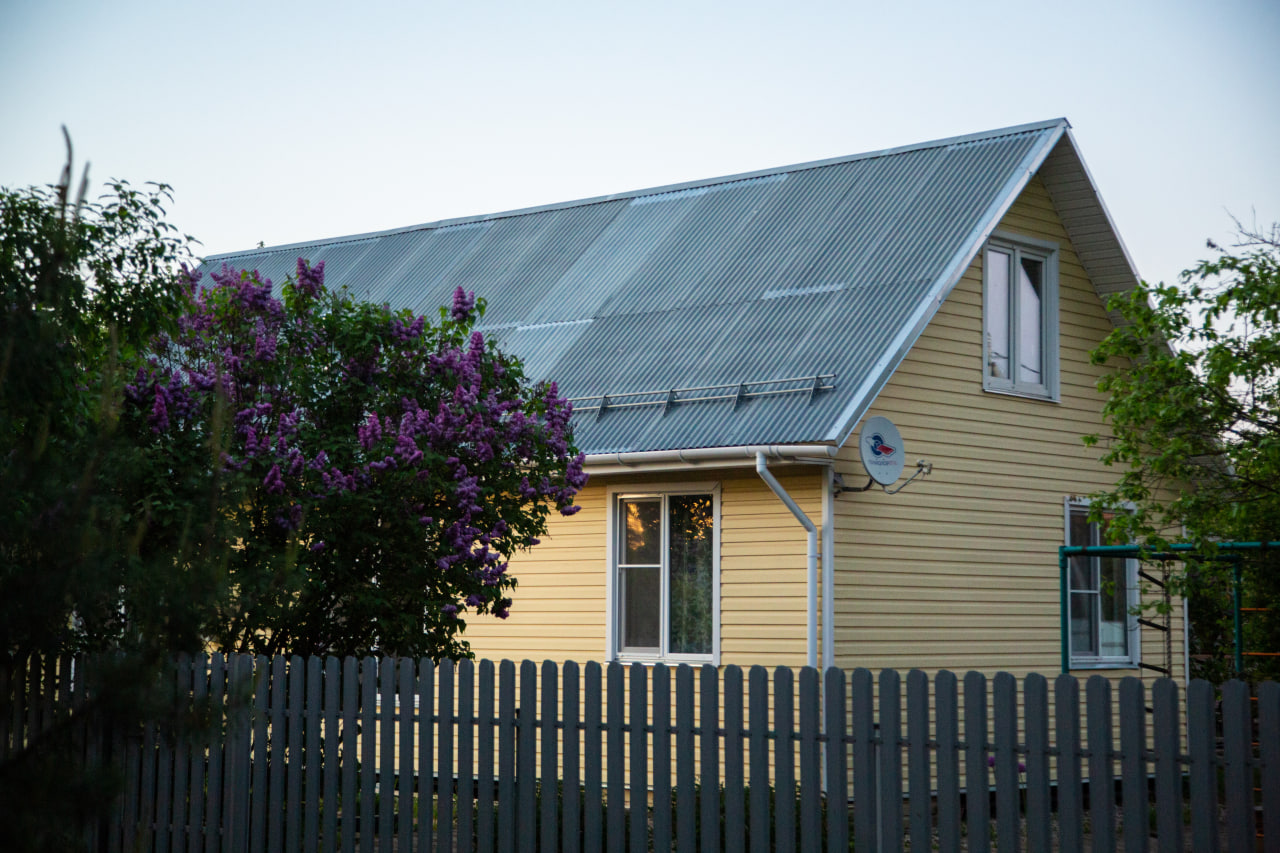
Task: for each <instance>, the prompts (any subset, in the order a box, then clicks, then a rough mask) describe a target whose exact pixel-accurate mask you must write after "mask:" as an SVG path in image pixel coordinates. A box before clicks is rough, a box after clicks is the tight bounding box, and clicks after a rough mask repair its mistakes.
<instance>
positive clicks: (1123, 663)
mask: <svg viewBox="0 0 1280 853" xmlns="http://www.w3.org/2000/svg"><path fill="white" fill-rule="evenodd" d="M1077 669H1089V670H1093V669H1141V667H1140V666H1139V665H1138V664H1137V663H1135V662H1134V661H1131V660H1115V661H1110V660H1103V661H1079V660H1073V661H1072V662H1071V670H1072V671H1075V670H1077Z"/></svg>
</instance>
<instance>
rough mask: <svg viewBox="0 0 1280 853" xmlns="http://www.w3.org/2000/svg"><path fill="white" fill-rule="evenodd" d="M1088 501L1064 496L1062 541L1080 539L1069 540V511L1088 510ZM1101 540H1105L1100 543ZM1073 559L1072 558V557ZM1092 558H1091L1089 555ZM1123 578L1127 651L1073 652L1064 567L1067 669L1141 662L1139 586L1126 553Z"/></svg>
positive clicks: (1126, 666) (1133, 561) (1135, 566)
mask: <svg viewBox="0 0 1280 853" xmlns="http://www.w3.org/2000/svg"><path fill="white" fill-rule="evenodd" d="M1091 504H1092V501H1089V500H1086V499H1084V498H1067V499H1066V501H1065V502H1064V504H1063V513H1062V522H1063V535H1062V541H1063V542H1064V543H1066V544H1067V545H1078V544H1081V543H1078V542H1072V541H1071V513H1072V510H1080V509H1083V510H1086V511H1087V510H1088V508H1089V506H1090V505H1091ZM1104 544H1105V543H1104ZM1072 559H1074V558H1072ZM1090 559H1095V558H1090ZM1125 569H1126V571H1125V575H1126V578H1125V581H1126V585H1127V587H1128V601H1127V602H1126V605H1125V606H1126V610H1127V614H1126V619H1127V622H1128V634H1129V654H1127V655H1123V656H1101V655H1092V654H1076V651H1075V649H1074V648H1072V646H1071V629H1070V626H1071V593H1072V589H1071V570H1070V567H1068V569H1067V576H1066V578H1065V579H1064V582H1065V583H1066V584H1067V613H1066V616H1067V635H1066V637H1064V638H1063V641H1064V642H1065V643H1066V644H1067V652H1068V654H1067V660H1068V661H1070V667H1071V669H1136V668H1138V667H1139V666H1140V665H1141V663H1142V630H1141V626H1140V625H1139V624H1138V616H1137V614H1136V613H1135V610H1136V609H1137V607H1138V606H1139V605H1140V604H1141V603H1142V590H1141V589H1140V588H1139V586H1138V560H1137V559H1136V558H1134V557H1130V558H1128V559H1126V560H1125Z"/></svg>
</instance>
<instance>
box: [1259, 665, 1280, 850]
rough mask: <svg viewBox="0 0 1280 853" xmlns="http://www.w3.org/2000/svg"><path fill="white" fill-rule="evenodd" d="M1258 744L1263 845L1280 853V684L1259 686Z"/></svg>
mask: <svg viewBox="0 0 1280 853" xmlns="http://www.w3.org/2000/svg"><path fill="white" fill-rule="evenodd" d="M1258 741H1259V744H1258V746H1259V758H1260V759H1261V762H1262V764H1261V769H1260V772H1259V774H1258V775H1259V776H1260V777H1261V782H1262V843H1263V849H1264V850H1265V851H1266V853H1280V684H1277V683H1276V682H1274V681H1268V682H1267V683H1265V684H1260V685H1258Z"/></svg>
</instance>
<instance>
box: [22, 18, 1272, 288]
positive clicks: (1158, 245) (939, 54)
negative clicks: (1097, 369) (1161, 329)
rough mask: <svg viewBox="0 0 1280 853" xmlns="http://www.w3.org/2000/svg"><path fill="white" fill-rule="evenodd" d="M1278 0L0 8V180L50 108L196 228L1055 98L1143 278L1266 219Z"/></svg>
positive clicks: (669, 172)
mask: <svg viewBox="0 0 1280 853" xmlns="http://www.w3.org/2000/svg"><path fill="white" fill-rule="evenodd" d="M1278 46H1280V2H1276V0H1219V2H1215V3H1212V4H1205V3H1194V2H1088V0H1084V2H1073V3H1054V4H1043V6H1042V4H1036V3H1031V2H1013V3H1002V2H991V3H984V2H976V0H970V2H963V3H961V2H939V3H934V2H911V3H890V2H884V0H880V2H874V3H863V2H844V3H827V2H806V0H792V2H788V3H776V4H775V3H757V2H734V3H711V2H706V3H699V2H691V0H686V2H679V3H673V2H663V0H654V1H653V2H646V3H643V4H641V3H631V4H625V5H623V4H610V3H602V2H596V3H572V2H542V3H535V2H512V3H506V2H484V0H477V1H476V2H450V3H436V2H430V3H429V2H418V3H409V2H400V3H396V2H365V3H361V4H357V3H351V2H344V3H336V2H329V1H328V0H311V1H310V2H306V3H271V2H266V0H263V2H255V3H248V2H239V0H229V2H221V3H198V4H197V3H188V2H178V0H168V2H142V0H113V2H103V0H4V2H2V3H0V81H3V84H2V85H0V184H3V185H8V186H15V185H22V184H29V183H47V182H49V181H51V180H53V179H54V178H55V177H56V176H57V173H58V170H59V167H60V165H61V162H62V152H61V138H60V135H59V130H58V126H59V125H60V124H62V123H66V124H67V126H68V127H69V128H70V130H71V132H72V135H73V138H74V141H75V143H76V150H77V154H78V155H79V157H81V158H86V157H87V158H88V159H90V160H91V161H92V162H93V176H94V177H95V178H96V179H98V180H99V181H101V180H103V179H105V178H107V177H108V176H118V177H124V178H127V179H129V180H130V181H132V182H134V183H140V182H142V181H146V180H158V181H165V182H167V183H170V184H172V185H173V186H174V190H175V193H176V202H175V204H174V205H173V206H172V209H171V211H170V214H171V216H170V218H171V220H172V221H174V222H175V223H176V224H177V225H179V226H180V227H181V228H182V229H183V230H184V231H187V232H188V233H191V234H193V235H194V236H196V237H198V238H199V239H200V240H202V241H203V243H204V249H203V251H205V252H207V253H214V252H222V251H230V250H234V249H242V248H248V247H251V246H254V245H256V244H257V243H258V242H259V241H264V242H265V243H266V244H267V245H275V244H280V243H287V242H294V241H298V240H305V239H312V238H319V237H329V236H337V235H342V234H350V233H356V232H363V231H372V230H379V229H383V228H393V227H398V226H403V225H411V224H415V223H419V222H426V221H431V220H435V219H441V218H447V217H454V216H464V215H469V214H476V213H486V212H496V211H500V210H510V209H513V208H518V207H525V206H530V205H536V204H543V203H549V202H555V201H564V200H568V199H574V198H582V197H587V196H594V195H602V194H607V193H612V192H619V191H624V190H631V189H637V188H641V187H649V186H656V185H661V184H668V183H673V182H677V181H685V180H693V179H698V178H707V177H713V176H716V175H724V174H730V173H734V172H741V171H748V170H753V169H760V168H767V167H772V166H781V165H786V164H790V163H797V162H802V161H807V160H814V159H820V158H825V157H834V156H839V155H845V154H853V153H857V152H860V151H866V150H872V149H878V148H885V147H889V146H894V145H902V144H908V143H912V142H920V141H924V140H927V139H934V138H939V137H946V136H954V135H957V134H962V133H969V132H972V131H978V130H986V129H991V128H995V127H1003V126H1007V125H1013V124H1019V123H1023V122H1027V121H1036V120H1039V119H1045V118H1052V117H1056V116H1063V115H1064V116H1066V117H1067V118H1069V119H1070V120H1071V122H1072V125H1073V126H1074V128H1075V134H1076V138H1077V140H1078V142H1079V143H1080V146H1081V148H1082V150H1083V153H1084V156H1085V159H1086V162H1087V163H1088V164H1089V167H1090V169H1091V171H1092V172H1093V175H1094V178H1095V179H1096V181H1097V183H1098V185H1099V187H1100V189H1101V191H1102V195H1103V198H1104V199H1105V201H1106V203H1107V205H1108V207H1109V208H1110V210H1111V213H1112V215H1113V217H1114V219H1115V220H1116V222H1117V224H1118V225H1119V228H1120V232H1121V235H1122V236H1123V238H1124V240H1125V241H1126V243H1127V244H1128V246H1129V249H1130V252H1131V254H1132V255H1133V257H1134V260H1135V262H1136V263H1137V265H1138V268H1139V270H1140V272H1142V274H1143V275H1144V276H1145V277H1147V278H1149V279H1159V280H1172V279H1173V278H1174V277H1175V276H1176V274H1177V273H1178V271H1180V270H1181V269H1183V268H1185V267H1187V266H1189V265H1190V264H1192V263H1193V262H1194V261H1195V260H1197V259H1198V258H1201V257H1203V256H1204V255H1205V249H1204V240H1205V238H1206V237H1210V236H1212V237H1215V238H1218V239H1227V238H1229V236H1230V231H1231V223H1230V219H1229V218H1228V212H1230V213H1234V214H1236V215H1237V216H1240V217H1241V218H1244V219H1252V218H1253V217H1254V215H1255V214H1254V211H1255V210H1256V216H1257V219H1258V221H1259V223H1260V224H1266V223H1269V222H1271V221H1272V220H1275V219H1280V155H1278V154H1277V150H1278V147H1277V146H1278V143H1280V47H1278Z"/></svg>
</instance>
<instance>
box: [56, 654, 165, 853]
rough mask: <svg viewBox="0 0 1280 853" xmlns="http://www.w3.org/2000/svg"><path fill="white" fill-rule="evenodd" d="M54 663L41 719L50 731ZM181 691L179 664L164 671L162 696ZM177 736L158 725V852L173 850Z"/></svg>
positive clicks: (156, 825) (155, 825)
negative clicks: (175, 745)
mask: <svg viewBox="0 0 1280 853" xmlns="http://www.w3.org/2000/svg"><path fill="white" fill-rule="evenodd" d="M53 661H54V658H53V656H49V657H48V658H46V659H45V682H44V688H45V692H44V707H43V709H42V711H41V717H42V721H43V723H44V725H45V726H46V727H48V726H52V724H53V705H52V701H53V688H54V672H53V667H52V663H53ZM177 689H178V667H177V665H176V663H173V662H171V663H170V665H169V666H167V667H164V668H163V669H162V670H161V676H160V692H161V695H162V696H165V697H166V699H168V700H172V699H173V698H175V697H176V696H177ZM176 734H177V733H175V732H174V731H173V728H172V726H170V725H168V724H167V723H157V724H156V759H155V760H156V798H155V804H156V810H155V818H154V822H153V826H154V827H155V828H154V835H153V836H152V838H153V839H154V840H153V841H152V844H153V845H154V847H153V849H154V850H168V849H169V829H170V825H171V824H172V823H173V812H174V801H173V744H174V739H175V736H176Z"/></svg>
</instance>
